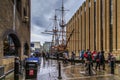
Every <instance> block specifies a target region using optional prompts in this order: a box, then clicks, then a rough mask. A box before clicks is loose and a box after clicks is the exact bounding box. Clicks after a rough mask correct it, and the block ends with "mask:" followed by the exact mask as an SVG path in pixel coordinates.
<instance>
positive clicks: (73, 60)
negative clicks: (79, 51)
mask: <svg viewBox="0 0 120 80" xmlns="http://www.w3.org/2000/svg"><path fill="white" fill-rule="evenodd" d="M71 64H74V65H75V53H74V52H73V51H72V55H71Z"/></svg>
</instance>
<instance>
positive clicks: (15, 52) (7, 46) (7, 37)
mask: <svg viewBox="0 0 120 80" xmlns="http://www.w3.org/2000/svg"><path fill="white" fill-rule="evenodd" d="M2 39H3V55H4V56H19V57H20V52H19V51H20V50H19V49H20V47H21V43H20V40H19V38H18V36H17V34H16V32H15V31H13V30H7V31H6V32H5V33H4V34H3V38H2Z"/></svg>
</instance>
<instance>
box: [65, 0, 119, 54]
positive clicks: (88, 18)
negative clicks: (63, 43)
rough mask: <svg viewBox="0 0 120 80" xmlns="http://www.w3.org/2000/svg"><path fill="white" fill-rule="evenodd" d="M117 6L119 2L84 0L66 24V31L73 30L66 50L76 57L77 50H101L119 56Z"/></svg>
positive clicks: (116, 0) (111, 0)
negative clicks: (74, 53)
mask: <svg viewBox="0 0 120 80" xmlns="http://www.w3.org/2000/svg"><path fill="white" fill-rule="evenodd" d="M119 4H120V1H119V0H86V1H85V2H84V3H83V4H82V5H81V6H80V8H79V9H78V10H77V11H76V13H75V14H74V15H73V16H72V18H71V19H70V20H69V21H68V23H67V27H66V30H67V31H69V32H70V31H72V30H73V29H74V30H75V31H74V33H73V35H72V37H71V39H70V41H69V43H68V46H67V47H68V50H69V51H70V52H71V51H75V52H76V54H77V55H79V54H78V53H79V50H87V49H90V50H91V51H94V50H97V51H101V50H103V51H105V53H106V55H107V53H108V52H112V53H114V55H115V56H120V37H119V36H120V31H119V30H120V23H119V20H120V9H119V6H120V5H119ZM67 35H69V34H68V33H67Z"/></svg>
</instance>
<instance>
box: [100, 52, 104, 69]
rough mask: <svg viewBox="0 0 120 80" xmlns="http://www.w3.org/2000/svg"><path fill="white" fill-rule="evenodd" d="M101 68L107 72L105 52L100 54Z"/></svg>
mask: <svg viewBox="0 0 120 80" xmlns="http://www.w3.org/2000/svg"><path fill="white" fill-rule="evenodd" d="M99 57H100V66H102V69H103V70H105V57H104V51H101V52H100V56H99Z"/></svg>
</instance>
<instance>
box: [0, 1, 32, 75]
mask: <svg viewBox="0 0 120 80" xmlns="http://www.w3.org/2000/svg"><path fill="white" fill-rule="evenodd" d="M30 6H31V3H30V0H4V1H3V0H0V66H4V70H5V73H7V72H9V70H12V69H13V68H14V58H15V57H16V56H17V57H19V58H20V60H21V61H22V60H23V59H24V57H25V56H29V53H30Z"/></svg>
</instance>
